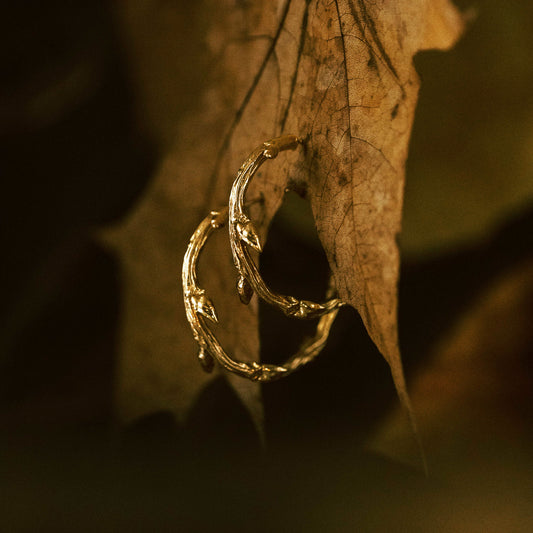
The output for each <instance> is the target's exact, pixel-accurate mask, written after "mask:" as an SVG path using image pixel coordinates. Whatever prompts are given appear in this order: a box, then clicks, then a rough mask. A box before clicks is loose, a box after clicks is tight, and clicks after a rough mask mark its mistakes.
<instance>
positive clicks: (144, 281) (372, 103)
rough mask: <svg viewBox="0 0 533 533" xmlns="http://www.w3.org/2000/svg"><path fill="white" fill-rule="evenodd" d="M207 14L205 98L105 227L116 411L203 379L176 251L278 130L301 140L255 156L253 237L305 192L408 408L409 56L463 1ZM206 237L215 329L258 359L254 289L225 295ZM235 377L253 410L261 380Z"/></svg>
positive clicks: (219, 261) (229, 8) (348, 296)
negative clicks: (300, 146)
mask: <svg viewBox="0 0 533 533" xmlns="http://www.w3.org/2000/svg"><path fill="white" fill-rule="evenodd" d="M205 13H206V16H208V17H209V22H208V24H209V30H208V35H207V42H208V45H209V49H210V54H211V56H212V58H213V61H212V63H211V66H210V68H209V69H208V72H206V75H207V76H208V78H209V79H208V81H207V82H206V89H205V91H204V94H203V95H202V100H201V106H200V108H199V109H197V110H195V111H194V113H191V115H190V116H189V117H188V118H186V119H185V120H183V121H182V122H181V124H180V127H179V131H178V135H179V137H178V138H179V142H178V143H177V145H176V148H175V150H174V151H173V152H172V153H171V154H170V156H169V157H168V159H167V160H166V162H165V163H164V165H163V166H162V169H161V171H160V172H159V173H158V175H157V177H156V179H155V180H154V182H153V183H152V186H151V188H150V190H149V191H147V193H146V195H145V197H144V198H143V200H142V202H141V203H140V205H139V206H138V207H137V209H136V210H135V212H134V213H132V215H131V216H130V217H129V218H128V220H126V221H125V222H124V224H123V225H122V226H121V227H120V228H117V229H116V230H114V231H113V232H111V233H110V234H109V235H108V240H110V241H111V242H113V243H114V245H115V246H116V247H117V249H118V251H119V254H120V256H121V260H122V265H123V272H124V291H125V304H124V319H123V329H122V342H121V353H122V357H121V362H120V369H119V378H120V379H119V404H120V405H121V412H122V414H123V416H124V417H126V418H130V417H132V416H137V415H139V414H142V413H143V412H147V411H149V410H152V409H155V408H161V407H164V408H172V409H174V411H175V412H176V413H177V414H178V415H180V416H184V414H185V413H186V410H187V408H188V406H189V405H190V402H191V401H192V400H193V399H194V397H195V395H196V394H197V393H198V391H199V390H200V388H201V387H202V386H203V385H204V384H205V383H206V380H207V379H208V378H207V377H206V376H203V375H202V373H201V370H200V368H199V366H198V364H197V361H196V358H195V353H196V349H195V347H194V344H193V342H192V339H191V337H190V334H189V332H188V330H187V325H186V322H185V316H184V311H183V309H182V307H183V306H182V304H181V302H180V294H179V290H178V272H179V269H180V263H181V259H182V257H183V252H184V250H185V247H186V244H187V240H188V238H189V236H190V235H191V234H192V232H193V231H194V228H195V226H196V224H197V223H198V222H199V221H200V220H201V218H202V217H203V216H205V214H206V213H207V212H208V211H209V210H210V209H213V208H217V207H218V206H220V205H224V204H226V203H227V199H228V194H229V190H230V188H231V183H232V181H233V178H234V176H235V173H236V171H237V169H238V168H239V166H240V164H241V162H242V161H243V160H244V159H245V158H246V157H247V155H248V154H249V152H250V151H251V150H252V149H253V148H255V147H256V146H257V145H258V144H259V143H261V142H263V141H265V140H267V139H269V138H271V137H274V136H277V135H279V134H282V133H294V134H297V135H300V136H301V137H303V138H304V139H305V141H306V142H305V149H304V151H303V152H300V153H299V154H283V155H281V156H279V157H278V159H277V160H276V161H275V162H272V163H266V164H265V167H264V168H263V169H261V172H260V173H259V174H258V176H257V177H256V179H255V181H254V183H253V184H252V186H251V187H250V191H249V193H248V195H249V198H252V197H255V196H257V195H259V194H262V195H263V196H264V197H265V199H266V202H265V206H264V211H263V213H262V217H261V218H260V219H258V218H257V213H256V214H255V216H254V217H252V218H254V224H256V227H257V228H258V229H259V231H260V232H261V233H262V242H264V234H265V232H266V228H267V226H268V223H269V221H270V220H271V218H272V217H273V215H274V213H275V211H276V210H277V208H278V207H279V205H280V203H281V201H282V197H283V194H284V190H285V188H286V186H287V184H289V183H290V184H291V185H292V186H293V187H295V188H297V189H298V190H299V191H300V192H301V193H302V194H304V195H305V196H306V197H307V198H308V199H309V201H310V203H311V207H312V210H313V214H314V217H315V219H316V224H317V229H318V234H319V237H320V240H321V242H322V245H323V247H324V249H325V251H326V254H327V257H328V260H329V263H330V265H331V268H332V271H333V273H334V276H335V281H336V284H337V288H338V291H339V295H340V297H341V298H342V299H344V300H345V301H347V302H349V303H350V304H351V305H353V306H354V307H355V308H356V309H357V310H358V311H359V313H360V314H361V317H362V319H363V321H364V323H365V325H366V328H367V330H368V332H369V334H370V336H371V338H372V339H373V341H374V342H375V343H376V345H377V347H378V348H379V350H380V351H381V353H382V354H383V356H384V357H385V358H386V360H387V361H388V363H389V365H390V367H391V371H392V375H393V378H394V382H395V384H396V387H397V389H398V393H399V395H400V399H401V400H402V402H403V404H404V405H406V406H407V405H408V398H407V395H406V390H405V382H404V378H403V372H402V366H401V361H400V353H399V349H398V341H397V321H396V307H397V292H396V291H397V287H396V286H397V280H398V266H399V257H398V249H397V245H396V236H397V234H398V232H399V229H400V221H401V208H402V195H403V182H404V166H405V160H406V157H407V145H408V140H409V134H410V130H411V125H412V121H413V116H414V109H415V103H416V97H417V90H418V78H417V75H416V73H415V70H414V67H413V64H412V58H413V56H414V54H415V53H416V52H417V51H419V50H421V49H424V48H429V47H431V48H447V47H449V46H450V45H451V44H453V42H454V41H455V40H456V39H457V37H458V36H459V34H460V32H461V29H462V22H461V18H460V16H459V14H458V13H457V11H456V10H455V8H454V7H453V6H452V5H451V4H450V2H449V1H448V0H433V1H432V0H398V1H395V2H392V1H383V0H382V1H377V2H368V1H364V0H335V1H333V2H330V1H327V2H326V1H324V0H318V1H310V0H286V1H283V2H272V1H267V0H257V1H255V2H236V3H234V2H230V1H229V0H228V1H224V2H211V3H210V4H209V6H207V7H206V9H205ZM168 60H169V62H170V61H171V58H168ZM209 246H210V248H211V250H212V251H213V252H214V253H212V254H211V256H210V257H209V258H206V259H205V261H204V264H206V265H209V269H208V270H206V271H204V273H203V278H202V279H203V280H204V285H205V288H207V289H208V292H209V294H210V295H211V296H212V299H213V301H214V304H215V305H216V307H217V311H218V313H219V318H220V323H221V328H220V330H219V331H217V335H218V336H219V338H220V340H221V342H222V344H223V345H224V346H225V348H226V349H227V350H228V351H229V352H230V353H232V354H233V355H234V356H235V357H236V358H242V359H248V360H250V359H253V358H256V357H257V353H258V339H257V324H256V313H255V305H256V304H255V300H252V304H251V305H250V307H246V306H243V305H242V304H241V303H240V302H239V300H238V298H237V297H236V296H235V297H234V293H236V291H235V281H236V278H235V272H234V269H233V267H232V264H231V260H230V256H229V253H228V251H227V249H228V244H227V242H226V240H225V237H224V238H219V239H218V241H217V242H213V243H210V245H209ZM280 348H281V347H280ZM287 355H289V354H287ZM354 356H355V354H354ZM233 382H234V384H235V385H236V386H237V387H238V388H239V390H240V391H241V394H242V397H243V398H244V399H245V401H246V402H247V404H248V406H249V407H250V408H251V410H252V411H253V412H254V414H255V417H256V420H258V419H259V418H260V403H259V399H258V394H257V389H255V388H254V386H253V385H251V384H247V383H244V382H243V381H242V380H240V379H238V378H237V379H234V380H233Z"/></svg>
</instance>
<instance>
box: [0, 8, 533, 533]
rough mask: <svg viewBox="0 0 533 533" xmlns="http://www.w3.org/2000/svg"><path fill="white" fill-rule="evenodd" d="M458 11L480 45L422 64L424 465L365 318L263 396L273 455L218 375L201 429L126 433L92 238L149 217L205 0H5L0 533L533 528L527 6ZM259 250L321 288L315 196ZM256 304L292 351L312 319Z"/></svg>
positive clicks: (412, 202) (410, 173)
mask: <svg viewBox="0 0 533 533" xmlns="http://www.w3.org/2000/svg"><path fill="white" fill-rule="evenodd" d="M458 4H459V5H460V7H461V8H462V9H465V10H468V12H469V13H470V17H469V20H470V23H469V26H468V29H467V32H466V33H465V36H464V37H463V39H462V40H461V41H460V42H459V43H458V45H457V46H456V47H455V49H453V50H452V51H450V52H446V53H437V52H425V53H423V54H421V55H419V56H417V58H416V60H415V62H416V66H417V69H418V72H419V74H420V77H421V80H422V88H421V92H420V100H419V106H418V110H417V114H416V120H415V126H414V130H413V136H412V143H411V148H410V157H409V161H408V167H407V187H406V197H405V209H404V229H403V233H402V236H401V242H400V244H401V248H402V256H403V262H402V275H401V283H400V309H399V313H400V336H401V347H402V352H403V357H404V363H405V369H406V373H407V377H408V381H409V383H410V389H411V392H412V395H413V401H414V404H415V408H416V410H417V412H418V413H419V419H420V426H421V434H422V437H423V438H424V441H425V442H426V453H427V455H428V462H429V466H430V469H431V471H432V476H431V477H430V478H429V479H426V478H425V477H424V476H423V475H422V474H421V472H420V470H419V466H412V465H413V464H414V465H416V464H417V461H419V458H418V452H417V450H416V448H415V447H414V443H413V438H412V436H411V435H410V433H409V429H408V427H406V425H405V423H404V422H402V419H401V416H400V415H399V414H398V413H397V405H396V397H395V393H394V390H393V386H392V381H391V379H390V375H389V372H388V368H387V366H386V364H385V362H384V361H383V360H382V359H381V357H380V355H379V354H378V352H377V351H376V349H375V348H374V347H373V345H372V344H371V342H370V340H369V339H368V337H367V335H366V333H365V331H364V328H363V326H362V324H361V323H360V321H359V318H358V317H357V315H356V313H355V312H354V311H351V310H348V309H345V310H343V312H342V313H341V314H340V316H339V319H338V321H337V323H336V325H335V328H334V330H333V332H332V337H331V341H330V343H329V344H328V347H327V349H326V350H325V353H324V354H323V355H322V356H321V357H320V359H319V361H317V363H316V364H314V365H312V366H311V367H310V368H308V369H305V370H303V371H302V372H300V373H298V374H297V375H295V376H293V377H291V379H290V380H286V381H283V382H278V383H274V384H271V385H269V386H267V387H265V388H264V391H263V395H264V402H265V416H266V434H267V439H268V449H267V452H264V451H262V450H261V446H260V442H259V438H258V436H257V435H256V433H255V431H254V428H253V424H252V422H251V420H250V419H249V417H248V415H247V412H246V410H245V409H244V408H243V407H242V405H241V404H240V403H239V401H238V400H237V398H236V397H235V395H234V393H233V392H232V389H230V388H229V387H228V385H227V384H226V383H225V382H224V381H222V380H219V381H215V382H214V383H213V384H212V385H211V386H210V387H208V389H206V390H205V391H204V393H203V394H202V396H201V397H200V399H199V400H198V402H197V404H196V405H195V406H194V407H193V409H192V410H191V413H190V415H189V417H188V419H187V421H186V422H185V423H184V424H181V425H178V424H177V423H176V422H175V421H174V420H173V418H172V416H171V415H170V414H169V413H165V412H159V413H154V414H153V415H151V416H148V417H145V418H144V419H142V420H139V421H136V422H135V423H133V424H131V425H129V426H128V427H122V426H120V425H119V424H117V422H116V420H115V417H114V412H113V404H112V398H113V383H114V376H115V354H116V327H117V320H118V316H119V313H120V280H119V279H118V268H117V264H116V260H115V258H114V257H113V256H112V255H111V254H110V253H108V252H107V251H105V250H104V249H103V248H102V247H101V246H100V245H99V244H98V239H97V238H95V235H97V233H98V230H99V229H100V228H103V227H105V226H107V225H109V224H112V223H113V222H116V221H118V220H120V219H121V218H122V217H123V216H124V215H125V214H126V213H127V212H128V210H130V209H132V208H133V206H134V205H135V202H136V201H137V200H138V198H140V196H141V195H142V192H143V190H144V188H145V187H146V185H147V183H148V182H149V180H150V178H151V176H152V175H153V173H154V171H155V169H156V168H157V166H158V164H159V162H160V160H161V158H162V157H163V155H164V154H165V153H166V152H167V151H168V150H169V149H170V148H171V146H172V143H173V142H174V140H175V133H174V132H175V127H176V124H177V123H178V121H179V120H180V117H182V116H183V115H184V114H185V113H187V112H188V111H189V110H190V109H191V108H193V107H194V105H195V104H196V101H197V97H198V93H199V88H200V87H201V86H202V83H203V81H204V79H203V75H202V72H203V68H204V67H205V56H204V52H205V50H204V45H203V42H202V35H203V31H204V28H203V23H204V17H202V13H203V10H204V9H206V6H205V5H204V3H203V2H197V3H191V2H183V1H180V0H159V1H156V0H133V1H131V2H117V3H115V2H110V1H105V0H98V1H91V2H76V3H70V2H61V1H50V2H46V3H44V2H35V1H27V2H17V3H15V2H11V3H9V4H6V5H3V6H2V7H1V8H0V29H1V31H0V36H1V37H0V39H1V42H2V46H1V47H0V54H1V55H2V65H3V68H2V82H1V86H0V154H1V155H0V172H1V176H2V189H3V194H2V209H1V211H0V216H1V217H2V232H1V249H2V252H3V253H2V261H1V269H2V277H1V280H2V293H1V294H2V299H1V301H0V317H1V332H0V454H1V457H2V458H1V459H0V464H2V466H1V467H0V468H1V470H2V474H1V476H0V486H1V487H2V492H3V494H4V496H3V497H2V498H1V500H2V502H0V525H2V524H4V525H3V527H2V529H3V530H5V531H35V530H39V531H48V530H50V531H52V530H53V531H63V530H65V531H72V530H73V528H74V527H75V529H76V530H81V531H107V530H109V531H122V530H125V529H128V531H136V530H139V531H146V530H154V531H166V530H168V531H176V530H178V529H184V530H187V531H188V530H190V531H195V530H203V531H205V530H211V529H212V530H214V531H225V530H226V529H227V530H232V531H238V530H243V531H249V530H251V529H253V530H259V531H263V530H265V531H273V530H279V529H280V527H279V523H283V524H284V527H285V530H290V531H297V530H306V531H344V530H346V531H348V530H349V531H353V530H354V529H355V530H359V531H366V530H369V531H375V530H388V531H390V530H397V531H418V530H420V531H429V530H442V531H530V530H531V528H532V527H533V516H532V515H533V504H532V503H531V498H530V494H533V481H532V478H533V476H532V475H531V472H533V375H532V370H531V367H532V365H531V361H532V355H533V354H532V352H533V331H532V328H531V326H530V325H531V324H532V323H533V246H532V245H533V242H532V240H533V239H532V235H533V65H532V61H531V49H532V48H533V6H532V5H531V3H530V2H527V1H525V0H523V1H521V2H520V1H515V2H499V1H497V0H485V1H483V2H478V3H477V4H474V3H473V2H466V1H461V2H458ZM262 259H263V261H262V267H261V268H262V271H263V272H264V275H265V277H266V278H267V279H269V280H270V281H271V283H272V284H273V285H274V286H276V287H277V288H279V290H285V291H286V292H289V293H294V294H302V295H305V296H307V297H309V298H319V297H320V295H321V294H322V293H323V291H324V287H325V285H326V279H327V264H326V262H325V258H324V254H323V253H322V251H321V249H320V245H319V243H318V240H317V238H316V234H315V232H314V228H313V225H312V221H311V219H310V214H309V211H308V209H307V206H306V204H305V202H303V201H301V200H300V199H298V198H293V197H289V198H288V199H287V202H286V203H285V205H284V207H283V208H282V211H281V212H280V213H279V215H278V216H277V218H276V220H275V222H274V225H273V228H272V231H271V234H270V238H269V241H268V243H267V247H266V250H265V253H264V254H263V258H262ZM302 264H313V265H314V266H316V269H315V268H314V269H313V271H312V272H311V271H310V269H302V268H301V265H302ZM178 270H179V269H178ZM260 312H261V328H262V330H261V338H262V352H263V354H262V355H263V357H264V358H265V359H268V360H271V361H275V360H276V359H277V358H280V357H281V354H278V351H279V349H280V347H279V339H280V338H283V339H284V341H285V343H284V353H286V351H285V350H289V348H290V347H291V346H297V345H298V343H299V342H300V339H301V336H302V335H303V334H305V331H304V328H303V327H302V328H303V329H301V330H296V329H294V328H293V327H292V324H291V325H289V324H288V323H287V322H284V321H283V320H280V319H279V317H277V316H276V315H275V313H272V312H271V311H270V310H269V309H267V308H261V310H260ZM236 442H239V446H240V447H241V448H243V447H246V448H248V449H249V450H250V454H249V455H248V454H241V455H236V454H235V453H234V451H233V450H234V447H235V443H236ZM243 443H245V444H246V446H243ZM391 528H392V529H391Z"/></svg>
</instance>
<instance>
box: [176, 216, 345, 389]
mask: <svg viewBox="0 0 533 533" xmlns="http://www.w3.org/2000/svg"><path fill="white" fill-rule="evenodd" d="M227 217H228V208H224V209H222V210H220V211H212V212H211V213H210V214H209V215H208V216H207V217H206V218H205V219H204V220H203V221H202V222H201V223H200V225H199V226H198V228H197V229H196V231H195V232H194V234H193V235H192V237H191V239H190V241H189V245H188V247H187V251H186V253H185V258H184V261H183V268H182V284H183V295H184V302H185V313H186V315H187V320H188V321H189V324H190V326H191V329H192V332H193V336H194V339H195V340H196V342H197V343H198V345H199V347H200V351H199V354H198V359H199V361H200V363H201V365H202V367H203V369H204V370H205V371H207V372H211V371H212V370H213V367H214V361H215V360H216V361H218V363H219V364H220V365H221V366H222V367H224V368H225V369H227V370H229V371H230V372H233V373H235V374H238V375H240V376H243V377H245V378H248V379H251V380H253V381H262V382H266V381H273V380H275V379H279V378H281V377H283V376H287V375H288V374H290V373H292V372H294V371H295V370H297V369H298V368H301V367H302V366H304V365H306V364H307V363H309V362H310V361H312V360H313V359H314V358H315V357H316V356H317V355H318V354H319V353H320V351H321V350H322V348H323V347H324V345H325V344H326V341H327V338H328V336H329V332H330V329H331V326H332V324H333V321H334V320H335V317H336V316H337V312H338V306H337V307H334V308H333V309H332V310H330V311H329V312H327V313H324V312H323V313H322V315H323V316H322V317H321V318H320V320H319V322H318V326H317V330H316V334H315V336H314V337H313V338H312V339H310V340H308V341H306V342H304V343H303V344H302V346H301V347H300V349H299V350H298V352H297V353H296V354H295V355H293V356H292V357H291V358H290V359H289V360H288V361H287V362H286V363H285V364H284V365H270V364H259V363H256V362H255V361H252V362H243V361H237V360H235V359H233V358H232V357H230V356H229V355H228V354H227V353H226V352H225V351H224V349H223V348H222V346H221V345H220V343H219V342H218V340H217V338H216V337H215V335H214V334H213V333H212V332H211V330H210V329H209V327H208V323H209V322H213V323H217V322H218V316H217V313H216V310H215V306H214V305H213V302H212V301H211V300H210V299H209V297H208V296H207V294H206V291H205V290H204V289H202V288H201V287H200V285H199V284H198V275H197V263H198V260H199V257H200V254H201V251H202V249H203V247H204V245H205V243H206V241H207V239H208V238H209V236H210V235H211V234H212V233H213V231H214V230H216V229H219V228H221V227H223V225H224V224H225V223H226V221H227Z"/></svg>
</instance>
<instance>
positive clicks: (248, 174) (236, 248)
mask: <svg viewBox="0 0 533 533" xmlns="http://www.w3.org/2000/svg"><path fill="white" fill-rule="evenodd" d="M300 144H302V141H301V140H300V139H299V138H298V137H296V136H295V135H284V136H282V137H277V138H275V139H272V140H270V141H267V142H265V143H263V144H262V145H261V146H259V147H258V148H256V149H255V150H254V151H253V152H252V153H251V154H250V156H249V157H248V159H246V161H245V162H244V163H243V165H242V166H241V168H240V169H239V172H238V173H237V178H236V179H235V181H234V182H233V186H232V188H231V194H230V199H229V238H230V243H231V251H232V254H233V262H234V263H235V267H236V268H237V270H238V272H239V278H238V281H237V290H238V292H239V296H240V298H241V301H242V302H243V303H245V304H247V303H248V302H249V301H250V299H251V297H252V295H253V293H254V292H256V293H257V294H258V296H259V297H260V298H262V299H263V300H264V301H265V302H267V303H269V304H271V305H274V306H276V307H279V308H280V309H281V310H282V311H283V313H285V315H287V316H290V317H295V318H314V317H318V316H322V315H324V314H327V313H331V312H332V311H333V310H335V309H338V308H339V307H340V306H342V305H343V302H342V300H339V299H338V298H332V299H330V300H328V301H326V302H325V303H323V304H319V303H315V302H311V301H309V300H298V299H297V298H295V297H294V296H284V295H279V294H276V293H274V292H272V291H271V290H270V289H269V287H268V286H267V285H266V283H265V282H264V281H263V279H262V278H261V275H260V273H259V270H258V268H257V266H256V264H255V263H254V262H253V260H252V258H251V256H250V252H249V250H248V248H247V246H250V247H251V248H253V249H254V250H257V251H258V252H261V250H262V248H261V243H260V241H259V236H258V234H257V231H256V229H255V227H254V225H253V223H252V221H251V220H250V218H249V217H248V215H246V213H245V212H244V196H245V194H246V190H247V189H248V185H249V184H250V181H251V179H252V178H253V177H254V175H255V173H256V172H257V170H258V169H259V167H260V166H261V165H262V164H263V163H264V162H265V161H266V160H267V159H274V158H276V157H277V155H278V154H279V152H281V151H284V150H294V149H295V148H296V147H298V145H300Z"/></svg>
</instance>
